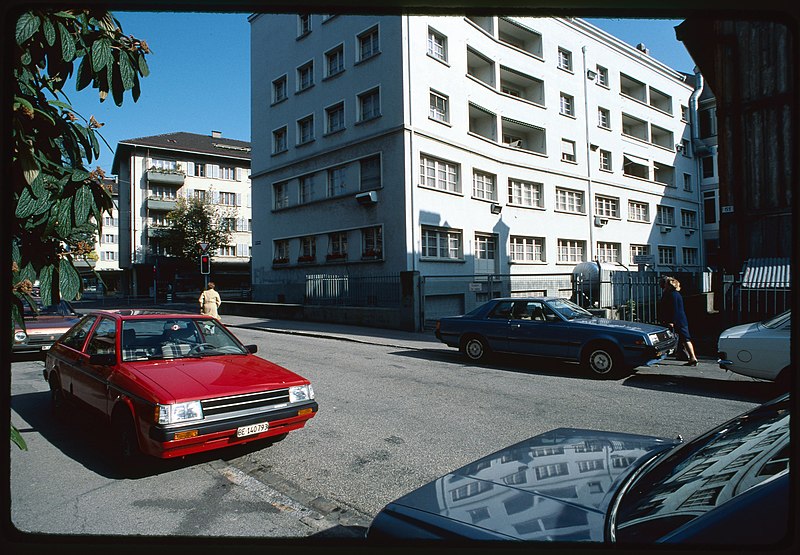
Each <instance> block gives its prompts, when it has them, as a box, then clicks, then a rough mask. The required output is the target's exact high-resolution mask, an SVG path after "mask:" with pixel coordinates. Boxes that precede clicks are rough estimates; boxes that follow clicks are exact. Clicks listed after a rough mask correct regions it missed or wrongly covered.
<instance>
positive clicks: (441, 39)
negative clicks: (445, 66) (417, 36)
mask: <svg viewBox="0 0 800 555" xmlns="http://www.w3.org/2000/svg"><path fill="white" fill-rule="evenodd" d="M428 55H429V56H430V57H432V58H434V59H435V60H439V61H440V62H444V63H447V36H446V35H443V34H442V33H440V32H438V31H436V30H434V29H433V28H432V27H428Z"/></svg>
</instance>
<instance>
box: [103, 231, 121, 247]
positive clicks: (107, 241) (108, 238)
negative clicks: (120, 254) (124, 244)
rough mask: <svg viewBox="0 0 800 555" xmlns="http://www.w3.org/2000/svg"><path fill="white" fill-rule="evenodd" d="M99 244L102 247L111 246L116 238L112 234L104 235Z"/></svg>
mask: <svg viewBox="0 0 800 555" xmlns="http://www.w3.org/2000/svg"><path fill="white" fill-rule="evenodd" d="M100 242H101V243H103V244H104V245H113V244H115V243H116V242H117V236H116V235H114V234H113V233H104V234H103V239H102V241H100Z"/></svg>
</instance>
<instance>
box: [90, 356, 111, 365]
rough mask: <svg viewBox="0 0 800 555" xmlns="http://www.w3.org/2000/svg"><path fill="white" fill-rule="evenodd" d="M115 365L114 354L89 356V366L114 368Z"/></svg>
mask: <svg viewBox="0 0 800 555" xmlns="http://www.w3.org/2000/svg"><path fill="white" fill-rule="evenodd" d="M116 363H117V355H116V354H114V353H100V354H95V355H91V356H89V364H97V365H98V366H114V365H115V364H116Z"/></svg>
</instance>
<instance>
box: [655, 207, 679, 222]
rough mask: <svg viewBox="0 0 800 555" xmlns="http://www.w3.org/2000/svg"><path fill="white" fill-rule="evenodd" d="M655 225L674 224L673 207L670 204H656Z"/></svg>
mask: <svg viewBox="0 0 800 555" xmlns="http://www.w3.org/2000/svg"><path fill="white" fill-rule="evenodd" d="M656 224H657V225H675V208H673V207H672V206H658V207H657V208H656Z"/></svg>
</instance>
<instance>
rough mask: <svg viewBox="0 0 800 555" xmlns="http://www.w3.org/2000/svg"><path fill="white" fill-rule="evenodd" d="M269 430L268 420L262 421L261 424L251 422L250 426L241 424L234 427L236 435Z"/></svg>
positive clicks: (250, 434) (242, 435) (241, 435)
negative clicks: (238, 426)
mask: <svg viewBox="0 0 800 555" xmlns="http://www.w3.org/2000/svg"><path fill="white" fill-rule="evenodd" d="M267 430H269V422H262V423H261V424H251V425H250V426H242V427H241V428H237V429H236V437H245V436H252V435H255V434H260V433H261V432H266V431H267Z"/></svg>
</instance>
